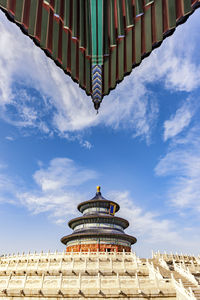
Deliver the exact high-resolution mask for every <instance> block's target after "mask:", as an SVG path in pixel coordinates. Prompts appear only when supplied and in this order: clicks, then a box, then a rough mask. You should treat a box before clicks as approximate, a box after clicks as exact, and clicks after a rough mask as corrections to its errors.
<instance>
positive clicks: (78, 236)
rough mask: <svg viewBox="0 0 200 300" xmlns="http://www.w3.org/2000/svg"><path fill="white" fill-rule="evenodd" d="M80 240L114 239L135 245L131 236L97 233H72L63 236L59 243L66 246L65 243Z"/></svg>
mask: <svg viewBox="0 0 200 300" xmlns="http://www.w3.org/2000/svg"><path fill="white" fill-rule="evenodd" d="M81 238H91V239H92V238H112V239H113V238H114V239H122V240H125V241H129V242H130V243H131V244H135V243H136V242H137V239H136V238H135V237H133V236H131V235H127V234H123V233H106V232H102V233H97V232H90V233H88V234H87V233H72V234H70V235H67V236H64V237H63V238H62V239H61V242H62V243H63V244H65V245H66V243H67V242H69V241H71V240H75V239H81Z"/></svg>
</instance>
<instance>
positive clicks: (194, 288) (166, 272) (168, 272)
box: [151, 259, 200, 300]
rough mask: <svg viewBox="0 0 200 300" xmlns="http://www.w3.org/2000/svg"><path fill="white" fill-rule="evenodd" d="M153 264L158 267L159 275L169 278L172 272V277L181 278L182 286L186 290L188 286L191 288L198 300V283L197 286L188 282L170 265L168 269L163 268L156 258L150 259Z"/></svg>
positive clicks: (199, 299) (199, 297)
mask: <svg viewBox="0 0 200 300" xmlns="http://www.w3.org/2000/svg"><path fill="white" fill-rule="evenodd" d="M151 261H152V262H153V264H154V266H155V267H156V268H157V267H158V268H159V271H160V273H161V275H162V276H163V277H164V278H169V279H171V274H173V276H174V278H175V279H176V280H177V281H179V279H181V281H182V283H183V286H184V287H185V288H186V289H187V290H188V289H189V287H190V288H191V289H192V291H193V293H194V295H195V297H196V299H197V300H200V285H199V287H198V286H196V285H195V284H193V283H192V282H190V281H189V280H187V279H186V278H185V277H184V276H182V275H181V274H179V273H178V272H177V271H175V270H174V268H173V267H172V266H170V270H167V269H165V268H164V267H162V266H161V265H160V264H159V262H158V260H157V259H152V260H151Z"/></svg>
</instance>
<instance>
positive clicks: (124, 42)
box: [0, 0, 200, 102]
mask: <svg viewBox="0 0 200 300" xmlns="http://www.w3.org/2000/svg"><path fill="white" fill-rule="evenodd" d="M95 3H96V4H95ZM95 5H97V6H98V10H97V14H96V15H95V14H94V11H93V8H94V6H95ZM199 6H200V0H109V1H108V0H97V1H96V0H84V1H83V0H0V8H1V9H2V10H3V11H4V13H5V14H6V15H7V17H8V18H9V20H11V21H13V22H15V23H16V24H17V25H18V26H19V27H20V28H21V29H22V31H23V32H24V33H25V34H27V35H28V36H29V37H31V38H32V39H33V41H34V42H35V43H36V45H37V46H39V47H40V48H42V49H43V50H44V51H45V53H46V54H47V55H48V56H50V57H51V58H52V59H53V60H54V61H55V63H56V64H57V65H58V66H59V67H61V68H62V69H63V70H64V72H65V73H67V74H69V75H70V76H71V77H72V79H73V80H74V81H76V82H77V83H79V85H80V87H81V88H83V89H84V90H85V91H86V93H87V94H88V95H91V96H92V98H93V101H94V102H95V101H101V99H102V98H103V97H104V96H105V95H108V94H109V92H110V90H111V89H114V88H115V87H116V84H117V83H119V82H121V81H122V80H123V78H124V76H125V75H127V74H130V72H131V71H132V68H134V67H136V66H138V65H139V64H140V63H141V61H142V59H143V58H145V57H146V56H148V55H149V54H150V53H151V51H152V50H153V49H155V48H156V47H158V46H160V44H161V43H162V41H163V39H164V38H166V37H167V36H169V35H171V34H172V33H173V32H174V30H175V28H176V26H178V25H180V24H182V23H184V22H185V21H186V20H187V18H188V16H190V15H191V14H192V13H193V12H194V10H195V9H196V8H198V7H199ZM99 15H101V16H102V20H101V22H99V19H98V18H99ZM95 18H96V19H95ZM95 20H96V21H95ZM95 22H96V23H95ZM97 22H98V24H97ZM95 24H96V27H97V28H98V32H97V34H96V36H95V34H94V32H93V30H94V29H93V28H94V25H95ZM97 25H98V26H97ZM96 27H95V28H96ZM95 30H96V29H95ZM101 39H102V40H101ZM96 45H97V46H98V50H96V48H95V47H96ZM99 45H102V47H101V48H100V46H99ZM95 51H96V52H95ZM101 51H102V53H101ZM100 54H101V55H100ZM95 64H97V65H98V66H100V67H101V68H100V69H97V70H96V69H94V67H95ZM94 70H96V71H94ZM95 97H96V98H95ZM98 97H99V98H98ZM95 99H96V100H95Z"/></svg>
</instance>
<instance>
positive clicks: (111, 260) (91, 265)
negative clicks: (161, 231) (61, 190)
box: [0, 187, 200, 300]
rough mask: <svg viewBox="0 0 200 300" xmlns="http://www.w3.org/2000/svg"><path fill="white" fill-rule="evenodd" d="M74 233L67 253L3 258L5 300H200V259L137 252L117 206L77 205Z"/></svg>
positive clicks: (100, 201) (0, 282)
mask: <svg viewBox="0 0 200 300" xmlns="http://www.w3.org/2000/svg"><path fill="white" fill-rule="evenodd" d="M78 210H79V211H80V212H81V213H82V214H83V215H82V216H81V217H78V218H75V219H72V220H71V221H69V226H70V228H71V229H72V230H73V233H72V234H70V235H67V236H64V237H63V238H62V239H61V241H62V243H64V244H65V245H66V249H64V251H63V252H62V253H58V252H57V251H56V252H54V253H53V252H48V253H43V252H41V253H36V252H35V253H31V252H29V253H28V254H25V253H22V254H19V253H18V254H12V255H10V254H9V255H2V256H0V299H2V300H7V299H9V300H19V299H23V300H34V299H35V300H36V299H37V300H39V299H40V300H44V299H49V300H50V299H51V300H58V299H74V300H75V299H79V300H80V299H89V300H95V299H110V300H114V299H121V300H122V299H129V300H132V299H135V300H138V299H149V300H153V299H157V300H161V299H168V300H175V299H177V300H195V299H199V300H200V256H194V255H187V254H182V253H181V254H173V253H170V254H167V253H165V252H164V253H160V252H159V251H158V252H152V256H151V257H150V258H140V257H139V256H137V255H136V253H135V252H132V250H131V245H133V244H134V243H135V242H136V238H135V237H132V236H130V235H127V234H126V233H125V232H124V229H126V228H127V227H128V225H129V223H128V221H127V220H125V219H122V218H119V217H116V216H115V213H116V212H117V211H119V205H118V204H117V203H116V202H113V201H110V200H107V199H105V198H104V197H103V196H102V195H101V192H100V188H99V187H98V188H97V193H96V195H95V197H94V198H93V199H91V200H88V201H85V202H82V203H80V204H79V205H78Z"/></svg>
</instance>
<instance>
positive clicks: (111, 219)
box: [68, 214, 129, 229]
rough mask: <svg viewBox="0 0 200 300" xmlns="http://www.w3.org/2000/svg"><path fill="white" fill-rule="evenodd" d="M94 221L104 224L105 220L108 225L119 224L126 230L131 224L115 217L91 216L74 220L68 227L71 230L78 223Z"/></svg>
mask: <svg viewBox="0 0 200 300" xmlns="http://www.w3.org/2000/svg"><path fill="white" fill-rule="evenodd" d="M88 219H89V220H90V221H91V220H94V222H95V223H99V222H100V223H103V220H106V223H112V224H119V225H121V226H122V227H123V228H124V229H126V228H127V227H128V226H129V222H128V221H127V220H125V219H123V218H119V217H114V216H110V215H107V216H106V215H105V214H104V215H102V216H100V215H89V216H83V217H78V218H75V219H72V220H70V221H69V222H68V225H69V227H70V228H72V229H74V227H75V225H76V223H80V224H83V223H87V222H85V221H87V220H88Z"/></svg>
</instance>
